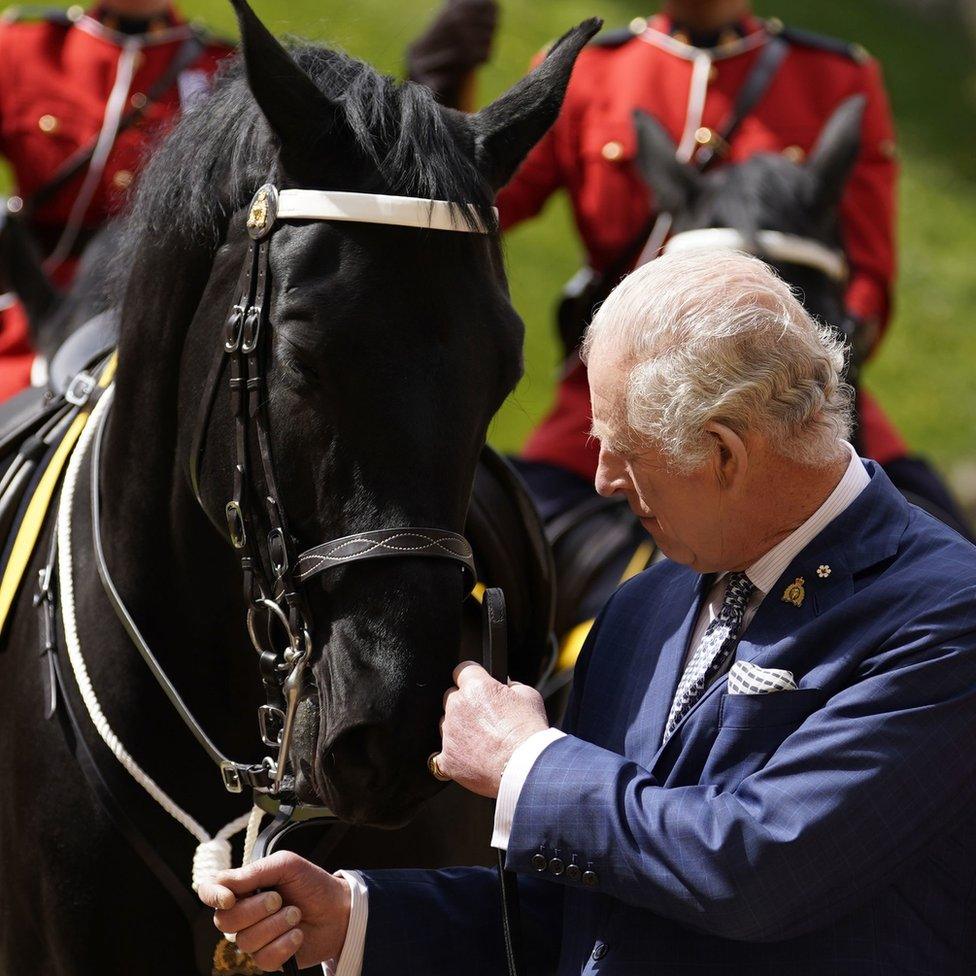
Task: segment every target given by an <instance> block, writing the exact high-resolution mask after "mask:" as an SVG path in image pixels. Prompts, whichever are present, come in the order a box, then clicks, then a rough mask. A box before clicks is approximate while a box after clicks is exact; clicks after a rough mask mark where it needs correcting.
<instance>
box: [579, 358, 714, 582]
mask: <svg viewBox="0 0 976 976" xmlns="http://www.w3.org/2000/svg"><path fill="white" fill-rule="evenodd" d="M630 366H631V364H630V363H624V362H622V361H620V360H619V359H616V360H615V359H611V358H610V357H607V356H604V355H601V354H600V352H599V349H594V350H593V351H592V353H591V355H590V358H589V363H588V367H589V379H590V397H591V404H592V410H593V435H594V436H595V437H596V438H597V439H598V440H599V441H600V463H599V467H598V469H597V474H596V490H597V491H598V492H599V494H601V495H604V496H610V495H623V496H624V497H625V498H626V499H627V502H628V503H629V505H630V507H631V509H632V510H633V512H634V514H635V515H636V516H637V517H638V518H639V519H640V521H641V524H642V525H643V526H644V528H645V529H646V530H647V531H648V532H649V533H650V534H651V536H652V537H653V538H654V541H655V542H656V543H657V545H658V546H659V547H660V549H661V551H662V552H663V553H664V554H665V555H666V556H667V557H668V558H669V559H673V560H674V561H675V562H679V563H684V564H685V565H687V566H692V567H693V568H695V569H697V570H698V571H699V572H711V571H714V570H716V569H720V568H725V567H724V564H725V562H726V561H727V557H728V553H727V552H725V550H726V547H727V546H726V543H727V540H726V539H725V533H724V532H723V522H724V519H723V508H724V507H725V506H724V504H723V502H724V493H723V492H722V490H721V487H720V485H719V482H718V479H717V477H716V474H715V467H714V465H713V464H712V463H710V462H709V461H706V462H705V464H704V465H702V466H701V467H700V468H698V469H696V470H694V471H691V472H690V473H684V472H680V471H676V470H675V469H674V468H672V467H669V465H668V463H667V459H666V457H665V455H664V454H663V452H662V451H661V450H660V448H659V447H657V446H655V445H653V444H649V443H648V442H647V440H646V439H644V440H642V439H641V438H639V437H638V435H636V434H635V433H634V432H633V431H632V430H630V428H629V426H628V424H627V408H626V403H627V401H626V391H627V378H628V374H629V370H630Z"/></svg>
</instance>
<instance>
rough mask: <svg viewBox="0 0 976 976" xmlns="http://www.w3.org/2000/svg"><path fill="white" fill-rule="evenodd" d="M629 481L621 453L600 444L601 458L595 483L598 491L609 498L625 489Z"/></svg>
mask: <svg viewBox="0 0 976 976" xmlns="http://www.w3.org/2000/svg"><path fill="white" fill-rule="evenodd" d="M626 483H627V467H626V465H625V464H624V462H623V459H622V458H621V457H620V455H619V454H616V453H614V452H613V451H611V450H610V449H609V448H607V447H605V446H604V445H602V444H601V445H600V459H599V461H598V462H597V467H596V478H595V479H594V485H595V487H596V493H597V494H598V495H603V497H604V498H609V497H610V496H611V495H615V494H616V493H617V492H618V491H623V489H624V487H625V486H626Z"/></svg>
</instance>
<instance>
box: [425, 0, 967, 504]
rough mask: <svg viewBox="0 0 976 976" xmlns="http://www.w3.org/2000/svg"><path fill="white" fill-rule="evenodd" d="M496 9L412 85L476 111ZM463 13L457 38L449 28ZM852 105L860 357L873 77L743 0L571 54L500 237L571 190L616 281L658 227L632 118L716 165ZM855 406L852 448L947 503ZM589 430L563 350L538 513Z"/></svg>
mask: <svg viewBox="0 0 976 976" xmlns="http://www.w3.org/2000/svg"><path fill="white" fill-rule="evenodd" d="M496 6H497V5H496V4H495V3H494V0H449V2H448V3H447V5H446V6H445V8H444V9H443V11H442V12H441V14H440V15H439V17H438V18H437V19H436V20H435V21H434V23H433V24H432V25H431V27H430V28H429V29H428V31H427V32H426V33H425V34H424V35H423V36H422V37H421V38H419V39H418V40H417V41H416V42H414V44H413V45H412V46H411V48H410V49H409V51H408V68H409V71H410V75H411V77H412V78H414V80H417V81H421V82H424V83H427V84H430V85H431V87H433V88H434V90H435V92H437V93H438V95H439V97H441V98H442V100H443V101H445V102H446V103H447V104H455V105H456V107H459V108H465V109H470V108H471V107H472V106H470V105H465V104H458V102H457V97H458V93H459V92H460V93H463V92H465V91H470V84H467V85H465V84H463V83H461V82H459V78H460V77H461V73H463V72H466V73H468V74H469V75H470V72H471V71H472V70H473V68H474V67H475V66H476V64H477V63H478V62H477V57H478V56H479V55H480V54H481V53H483V52H485V51H487V49H488V40H487V39H488V38H490V32H491V31H492V30H493V29H494V23H495V21H494V19H493V18H491V17H490V16H488V13H487V10H488V9H491V10H494V9H495V8H496ZM465 12H467V17H466V23H465V30H464V31H461V30H459V29H455V30H454V31H453V32H452V31H451V30H450V27H451V25H452V24H455V25H456V24H457V22H458V21H459V20H461V19H465V18H464V17H463V14H464V13H465ZM774 38H782V39H783V40H785V41H786V42H787V43H786V47H785V55H784V56H783V57H782V60H780V61H778V62H777V64H776V67H775V68H774V69H772V72H771V74H770V76H769V78H768V80H767V82H766V85H765V87H764V88H763V90H762V94H761V97H760V98H759V99H758V101H757V103H756V104H755V105H754V106H753V107H752V108H751V109H750V110H749V111H748V112H747V113H745V114H744V116H743V117H742V119H741V122H740V124H739V125H738V126H737V127H736V128H735V130H734V132H733V134H732V135H730V137H729V139H728V141H725V140H723V139H722V138H721V137H720V136H719V133H720V132H721V131H722V127H723V124H724V123H725V121H726V120H727V119H728V118H729V116H730V113H732V111H733V106H734V105H735V102H736V99H737V97H738V96H739V93H740V92H741V91H742V89H743V88H744V86H746V85H747V84H748V83H749V78H750V74H751V72H752V70H753V68H754V66H755V65H756V63H757V61H758V60H759V59H760V58H761V57H763V51H764V49H765V48H766V46H767V45H769V44H770V43H771V41H772V40H773V39H774ZM452 72H453V73H452ZM856 94H862V95H864V96H865V98H866V106H865V111H864V117H863V126H862V141H861V151H860V156H859V158H858V160H857V163H856V165H855V166H854V169H853V171H852V175H851V177H850V179H849V181H848V183H847V185H846V187H845V191H844V194H843V198H842V200H841V205H840V213H839V217H840V225H841V229H842V236H843V245H844V250H845V252H846V256H847V259H848V263H849V266H850V278H849V282H848V286H847V291H846V305H847V310H848V313H849V315H850V316H851V317H852V320H853V321H855V322H856V335H857V345H858V347H859V349H860V352H861V354H862V356H864V355H867V354H868V353H870V352H872V351H873V350H874V349H875V348H876V346H877V343H878V340H879V339H880V337H881V335H882V334H883V332H884V330H885V328H886V327H887V324H888V321H889V318H890V314H891V295H892V288H893V281H894V276H895V232H894V223H895V182H896V177H897V165H896V161H895V141H894V138H895V137H894V127H893V124H892V119H891V112H890V109H889V106H888V99H887V96H886V93H885V89H884V83H883V80H882V75H881V69H880V67H879V65H878V63H877V61H875V60H874V59H873V58H871V57H870V56H869V55H868V54H867V52H866V51H865V50H864V49H863V48H862V47H860V46H859V45H857V44H850V43H847V42H845V41H839V40H835V39H832V38H828V37H822V36H819V35H815V34H810V33H807V32H805V31H798V30H794V29H792V28H787V27H784V25H783V24H782V23H781V22H779V21H778V20H775V19H771V20H761V19H759V18H758V17H756V16H754V15H753V13H752V11H751V4H750V2H749V0H667V2H665V3H664V5H663V9H662V12H661V13H659V14H657V15H655V16H651V17H649V18H643V17H638V18H636V19H635V20H634V21H632V22H631V24H630V26H629V28H625V29H623V30H617V31H609V32H605V33H604V34H602V35H600V36H599V37H597V38H596V39H595V40H594V41H593V42H592V43H591V44H590V45H589V46H588V48H587V49H586V50H584V51H583V52H582V54H581V55H580V58H579V60H578V62H577V64H576V68H575V70H574V72H573V77H572V80H571V82H570V85H569V90H568V93H567V96H566V101H565V103H564V106H563V110H562V113H561V115H560V117H559V120H558V121H557V123H556V125H555V126H553V128H552V129H551V130H550V131H549V132H548V134H547V135H546V136H545V137H544V138H543V140H542V141H541V142H540V143H539V144H538V145H537V146H536V147H535V149H534V150H533V151H532V152H531V153H530V154H529V156H528V158H527V159H526V160H525V162H524V163H523V164H522V167H521V168H520V169H519V171H518V172H517V173H516V174H515V176H514V177H513V179H512V180H511V182H510V183H509V184H508V186H506V187H505V188H504V189H503V190H502V191H501V193H500V194H499V196H498V206H499V209H500V212H501V222H502V226H503V227H504V228H509V227H512V226H514V225H515V224H517V223H519V222H520V221H522V220H525V219H527V218H530V217H533V216H535V215H536V214H537V213H538V212H539V211H540V209H541V208H542V206H543V205H544V204H545V202H546V201H547V200H548V198H549V197H550V196H551V195H552V194H553V193H554V192H555V191H557V190H560V189H564V190H565V191H566V192H567V193H568V195H569V200H570V203H571V206H572V210H573V216H574V218H575V223H576V227H577V230H578V232H579V235H580V238H581V240H582V243H583V246H584V248H585V252H586V260H587V263H588V265H589V267H590V268H592V269H594V270H595V271H596V272H597V273H606V274H613V275H614V276H615V277H616V278H619V277H621V276H622V275H623V274H624V273H626V272H627V271H629V270H630V268H629V267H626V266H625V267H620V260H621V256H622V255H625V254H627V253H628V251H629V250H633V244H634V242H635V239H636V240H637V241H638V242H639V241H640V239H641V233H642V229H644V228H646V227H648V226H650V224H652V223H653V217H654V212H653V208H654V204H653V198H652V194H651V193H650V192H649V190H648V187H647V185H646V183H645V182H644V180H643V179H642V178H641V176H640V175H639V173H638V170H637V167H636V166H635V165H634V162H635V154H636V133H635V129H634V123H633V112H634V110H635V109H642V110H644V111H645V112H647V113H649V114H650V115H652V116H653V117H654V118H655V119H657V120H658V122H660V123H661V125H662V126H663V127H664V129H665V130H666V131H667V132H668V134H669V135H670V136H671V138H672V139H673V141H674V143H675V145H676V146H677V147H678V150H677V154H678V157H679V158H681V159H684V160H685V161H688V162H692V163H694V162H695V161H696V159H697V157H698V154H700V153H706V152H707V153H710V154H713V157H714V162H715V164H717V165H722V164H724V163H738V162H741V161H743V160H745V159H747V158H748V157H750V156H752V155H754V154H756V153H760V152H775V153H784V154H786V155H788V156H789V157H791V158H792V159H794V160H795V161H798V162H799V161H802V160H803V158H804V157H805V156H806V154H807V153H809V151H810V150H811V148H812V146H813V145H814V142H815V141H816V139H817V136H818V135H819V134H820V132H821V130H822V129H823V127H824V124H825V123H826V121H827V119H828V118H829V117H830V115H831V113H832V112H833V111H834V110H835V109H836V108H837V107H838V105H839V104H840V103H841V102H842V101H844V100H845V99H846V98H848V97H849V96H851V95H856ZM645 233H646V231H645ZM612 283H614V282H611V284H612ZM835 324H836V323H835ZM859 408H860V418H859V419H860V438H861V444H860V447H861V453H863V454H866V455H867V456H870V457H872V458H875V459H876V460H878V461H879V462H881V463H882V464H883V465H885V466H886V468H887V469H888V470H889V473H890V474H891V475H892V477H893V479H894V480H896V483H897V482H899V481H901V483H902V487H909V488H912V489H913V490H914V491H916V492H917V493H918V494H921V495H922V496H923V497H928V496H930V495H935V496H936V498H934V499H933V500H935V501H936V502H937V504H939V505H940V506H942V507H945V506H950V507H952V506H953V502H952V501H951V499H950V498H949V496H948V493H947V492H946V490H945V488H944V487H943V486H942V485H941V483H940V482H939V481H938V479H937V476H935V474H934V472H932V471H931V469H929V468H928V467H927V466H926V465H924V463H923V462H919V461H918V460H917V459H915V458H910V457H908V448H907V446H906V444H905V442H904V441H903V439H902V438H901V436H900V435H899V434H898V432H897V431H896V430H895V428H894V426H893V425H892V424H891V422H890V421H889V420H888V419H887V417H886V416H885V415H884V414H883V413H882V411H881V409H880V407H879V406H878V405H877V403H876V401H875V400H874V399H873V398H871V396H870V395H869V394H867V393H865V392H863V391H862V393H861V395H860V396H859ZM589 428H590V400H589V388H588V383H587V377H586V368H585V366H583V364H582V363H581V362H580V361H579V358H578V357H577V356H575V355H574V354H572V355H570V356H569V358H568V360H567V362H566V364H565V366H564V370H563V374H562V377H561V380H560V383H559V386H558V389H557V392H556V399H555V403H554V405H553V407H552V409H551V410H550V412H549V413H548V414H547V415H546V417H545V418H544V419H543V420H542V422H541V423H540V424H539V426H538V427H537V428H536V430H535V431H534V432H533V433H532V435H531V436H530V437H529V440H528V442H527V443H526V444H525V447H524V449H523V452H522V458H523V459H525V460H526V461H528V462H531V464H530V465H527V466H523V468H522V470H523V472H524V474H525V475H526V477H527V480H529V482H530V486H531V487H532V488H533V492H534V494H535V495H536V498H537V500H538V501H539V503H540V507H541V508H542V510H543V513H544V514H545V515H547V516H550V517H551V516H554V515H556V514H559V511H560V510H561V509H565V508H566V507H568V506H569V505H570V504H572V503H573V502H574V501H576V500H578V499H582V498H584V497H588V496H589V495H590V493H591V490H592V481H593V477H594V474H595V471H596V466H597V457H598V445H597V443H596V442H595V441H593V440H592V439H591V438H590V437H589ZM899 469H902V470H899ZM899 475H901V477H898V476H899Z"/></svg>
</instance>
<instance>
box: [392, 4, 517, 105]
mask: <svg viewBox="0 0 976 976" xmlns="http://www.w3.org/2000/svg"><path fill="white" fill-rule="evenodd" d="M497 25H498V4H497V2H496V0H447V2H446V3H445V4H444V6H443V8H442V9H441V11H440V13H438V15H437V17H436V18H435V19H434V21H433V22H432V23H431V24H430V26H429V27H428V28H427V30H426V31H424V33H423V34H421V35H420V37H418V38H417V40H415V41H414V42H413V43H412V44H411V45H410V47H409V48H407V72H408V74H409V77H410V80H411V81H417V82H420V84H422V85H427V86H428V87H429V88H431V89H433V91H434V94H435V95H436V96H437V98H438V100H439V101H441V102H442V103H443V104H445V105H451V106H452V107H454V108H458V107H459V106H458V104H457V99H458V96H459V92H460V89H461V87H462V86H463V84H464V80H465V78H466V77H467V75H468V74H469V73H470V72H472V71H474V69H475V68H477V67H479V66H480V65H482V64H484V63H485V62H486V61H487V60H488V59H489V57H491V45H492V40H493V39H494V36H495V29H496V27H497Z"/></svg>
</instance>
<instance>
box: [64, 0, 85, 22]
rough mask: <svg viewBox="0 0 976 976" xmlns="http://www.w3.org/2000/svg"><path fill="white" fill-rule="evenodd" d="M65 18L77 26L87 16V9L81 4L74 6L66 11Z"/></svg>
mask: <svg viewBox="0 0 976 976" xmlns="http://www.w3.org/2000/svg"><path fill="white" fill-rule="evenodd" d="M65 16H66V17H67V18H68V20H70V21H71V23H72V24H77V23H78V21H79V20H81V18H82V17H84V16H85V8H84V7H83V6H82V5H81V4H80V3H76V4H73V5H72V6H70V7H68V9H67V10H66V11H65Z"/></svg>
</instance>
